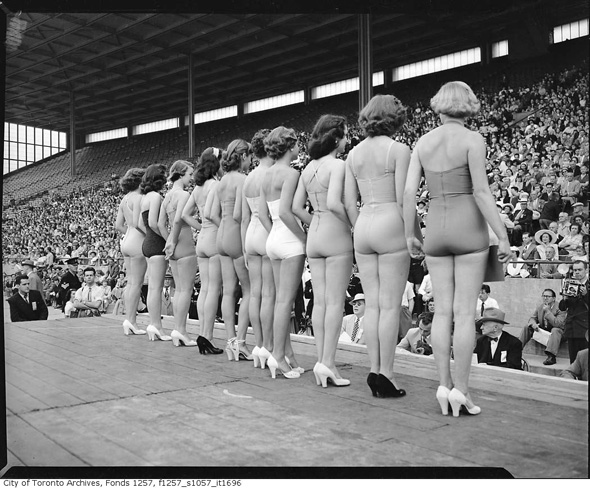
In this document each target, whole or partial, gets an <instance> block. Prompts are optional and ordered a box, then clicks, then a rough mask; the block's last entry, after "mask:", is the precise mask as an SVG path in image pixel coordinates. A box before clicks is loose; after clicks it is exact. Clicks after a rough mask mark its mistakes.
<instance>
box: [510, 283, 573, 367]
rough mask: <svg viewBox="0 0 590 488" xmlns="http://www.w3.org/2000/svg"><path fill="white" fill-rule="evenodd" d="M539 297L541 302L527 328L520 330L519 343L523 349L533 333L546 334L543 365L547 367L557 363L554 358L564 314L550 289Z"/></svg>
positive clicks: (559, 341)
mask: <svg viewBox="0 0 590 488" xmlns="http://www.w3.org/2000/svg"><path fill="white" fill-rule="evenodd" d="M541 297H542V300H543V302H542V303H541V304H540V305H538V306H537V308H535V311H534V312H533V314H532V315H531V317H530V318H529V322H528V324H527V326H526V327H523V328H522V332H521V333H520V342H522V347H524V346H526V344H527V342H528V341H530V340H531V337H533V333H534V332H537V331H539V330H542V331H546V332H548V333H549V334H550V335H549V337H548V338H547V343H546V344H544V345H546V348H545V354H546V355H547V359H545V361H544V362H543V364H545V365H547V366H549V365H552V364H555V363H556V362H557V360H556V356H557V353H558V352H559V346H560V344H561V341H562V337H563V329H564V324H565V312H564V311H562V310H560V309H559V305H558V303H557V301H556V300H555V298H556V295H555V292H554V291H553V290H552V289H551V288H547V289H545V290H543V294H542V295H541ZM541 333H542V332H541Z"/></svg>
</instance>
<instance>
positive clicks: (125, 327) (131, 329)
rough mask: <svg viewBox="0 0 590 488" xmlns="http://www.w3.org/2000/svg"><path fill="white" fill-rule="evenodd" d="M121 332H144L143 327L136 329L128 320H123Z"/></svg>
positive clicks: (140, 333) (129, 333)
mask: <svg viewBox="0 0 590 488" xmlns="http://www.w3.org/2000/svg"><path fill="white" fill-rule="evenodd" d="M123 332H124V334H125V335H144V334H145V333H146V332H145V330H143V329H138V328H137V327H136V326H135V325H133V324H132V323H131V322H129V320H127V319H125V320H124V321H123Z"/></svg>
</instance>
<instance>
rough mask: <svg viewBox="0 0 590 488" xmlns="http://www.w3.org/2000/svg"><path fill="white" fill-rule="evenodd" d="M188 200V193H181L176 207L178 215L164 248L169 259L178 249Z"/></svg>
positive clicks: (176, 214)
mask: <svg viewBox="0 0 590 488" xmlns="http://www.w3.org/2000/svg"><path fill="white" fill-rule="evenodd" d="M188 200H189V194H188V192H186V191H182V192H180V196H179V197H178V202H177V207H176V213H175V214H174V220H173V221H172V229H171V230H170V235H169V236H168V239H167V240H166V245H165V246H164V252H165V253H166V258H167V259H170V257H171V256H172V255H173V254H174V249H175V248H176V244H177V243H178V236H179V235H180V229H181V227H182V222H183V220H182V212H183V210H184V207H185V205H186V203H187V201H188Z"/></svg>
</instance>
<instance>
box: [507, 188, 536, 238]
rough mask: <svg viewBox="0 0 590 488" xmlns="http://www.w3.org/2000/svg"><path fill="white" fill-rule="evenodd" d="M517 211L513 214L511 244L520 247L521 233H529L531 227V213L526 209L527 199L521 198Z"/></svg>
mask: <svg viewBox="0 0 590 488" xmlns="http://www.w3.org/2000/svg"><path fill="white" fill-rule="evenodd" d="M518 203H519V207H520V208H519V209H518V210H516V212H515V213H514V230H513V231H512V236H513V237H512V239H513V244H514V245H515V246H519V245H522V234H523V232H530V231H531V227H532V225H533V211H532V210H530V209H529V208H528V197H521V198H520V200H519V202H518Z"/></svg>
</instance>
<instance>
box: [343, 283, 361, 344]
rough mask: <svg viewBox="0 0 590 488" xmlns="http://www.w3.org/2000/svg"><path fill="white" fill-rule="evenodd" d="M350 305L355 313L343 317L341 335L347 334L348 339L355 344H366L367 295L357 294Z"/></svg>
mask: <svg viewBox="0 0 590 488" xmlns="http://www.w3.org/2000/svg"><path fill="white" fill-rule="evenodd" d="M350 303H351V305H352V312H353V313H352V314H350V315H346V316H344V317H343V319H342V331H341V333H344V332H346V334H348V337H350V341H351V342H353V343H354V344H364V343H365V338H364V337H363V332H364V331H363V318H364V316H365V295H364V294H362V293H357V294H356V295H355V296H354V297H353V299H352V300H351V301H350ZM345 337H346V336H345Z"/></svg>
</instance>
